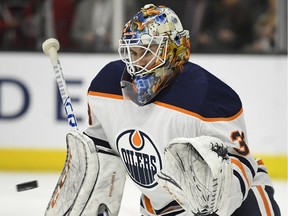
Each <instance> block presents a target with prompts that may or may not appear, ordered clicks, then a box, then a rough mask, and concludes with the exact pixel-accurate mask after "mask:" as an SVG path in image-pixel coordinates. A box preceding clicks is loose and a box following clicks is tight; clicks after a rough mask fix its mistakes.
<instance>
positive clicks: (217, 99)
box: [85, 61, 271, 215]
mask: <svg viewBox="0 0 288 216" xmlns="http://www.w3.org/2000/svg"><path fill="white" fill-rule="evenodd" d="M184 68H185V69H184V71H183V72H182V73H180V74H179V75H178V76H177V77H176V78H175V79H174V80H173V81H172V83H171V84H170V85H169V86H168V87H166V88H165V89H163V90H162V91H161V92H160V93H159V94H158V95H157V96H156V97H155V98H154V99H153V101H151V102H150V103H148V104H146V105H144V106H138V105H136V104H135V103H134V102H132V101H131V100H124V99H123V96H122V91H121V86H120V80H121V77H122V74H123V71H124V70H125V64H124V63H122V62H121V61H114V62H110V63H109V64H107V65H106V66H105V67H104V68H103V69H102V70H101V71H100V72H99V73H98V74H97V76H96V77H95V78H94V80H93V81H92V82H91V85H90V88H89V91H88V107H89V109H88V111H89V122H88V123H89V126H88V127H87V129H86V130H85V133H86V134H87V135H88V136H89V137H91V138H92V139H93V140H94V142H95V144H96V145H97V147H98V148H99V150H100V151H102V152H106V153H108V154H114V155H118V156H119V157H121V159H122V161H123V164H124V165H125V167H126V170H127V173H128V175H129V177H130V178H131V179H132V180H133V182H134V183H135V184H136V186H137V187H138V188H139V190H140V191H141V192H142V194H143V196H142V197H141V201H140V203H141V208H142V210H143V213H142V214H144V215H177V214H179V215H191V213H190V214H189V213H185V212H184V210H183V209H182V208H181V207H180V206H179V205H178V204H177V202H175V201H174V200H173V198H172V197H171V196H170V195H169V194H168V193H167V192H165V191H164V189H162V188H161V187H160V186H159V185H158V184H157V182H155V179H154V176H155V174H156V173H157V172H159V170H161V168H162V167H163V160H162V156H163V151H164V148H165V147H166V146H167V145H168V143H169V141H170V140H172V139H173V138H176V137H189V138H192V137H198V136H201V135H208V136H215V137H218V138H219V139H221V140H222V141H223V142H225V144H226V145H227V146H228V147H229V156H230V158H231V161H232V163H233V174H234V177H233V178H234V184H233V189H232V191H233V193H231V197H230V200H229V201H227V206H226V209H225V210H223V212H222V214H221V215H230V214H231V213H232V212H233V211H234V210H235V209H237V208H238V207H239V206H240V205H241V203H242V201H243V200H244V199H245V198H246V197H247V194H248V191H249V189H250V187H251V186H252V185H254V184H263V185H270V186H271V182H270V179H269V177H268V175H267V172H266V169H265V167H264V165H262V164H261V163H260V162H259V164H258V163H257V161H256V160H255V159H254V157H253V155H252V154H251V152H250V151H249V148H248V140H247V136H246V128H245V122H244V115H243V109H242V104H241V101H240V99H239V97H238V95H237V94H236V93H235V92H234V91H233V90H232V89H231V88H230V87H229V86H228V85H226V84H225V83H224V82H222V81H221V80H219V79H218V78H216V77H215V76H213V75H212V74H211V73H209V72H208V71H206V70H205V69H203V68H202V67H200V66H198V65H196V64H193V63H191V62H187V63H186V64H185V65H184ZM115 166H117V164H115ZM100 175H101V174H100ZM181 213H182V214H181Z"/></svg>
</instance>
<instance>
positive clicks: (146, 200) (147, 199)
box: [144, 196, 155, 214]
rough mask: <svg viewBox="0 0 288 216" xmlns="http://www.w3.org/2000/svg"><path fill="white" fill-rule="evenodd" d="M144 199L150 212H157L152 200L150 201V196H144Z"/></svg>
mask: <svg viewBox="0 0 288 216" xmlns="http://www.w3.org/2000/svg"><path fill="white" fill-rule="evenodd" d="M144 201H145V207H146V210H147V211H148V212H150V213H151V214H155V212H154V209H153V207H152V205H151V202H150V200H149V198H148V197H146V196H144Z"/></svg>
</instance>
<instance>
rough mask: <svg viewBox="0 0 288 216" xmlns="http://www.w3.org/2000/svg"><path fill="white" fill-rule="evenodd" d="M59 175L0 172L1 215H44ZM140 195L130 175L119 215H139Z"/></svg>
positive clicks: (280, 187)
mask: <svg viewBox="0 0 288 216" xmlns="http://www.w3.org/2000/svg"><path fill="white" fill-rule="evenodd" d="M58 177H59V174H58V173H19V172H0V216H22V215H25V216H26V215H27V216H28V215H29V216H41V215H44V212H45V209H46V206H47V203H48V201H49V199H50V197H51V194H52V192H53V190H54V187H55V185H56V182H57V180H58ZM33 180H37V181H38V187H37V188H35V189H32V190H28V191H23V192H17V191H16V185H17V184H19V183H23V182H28V181H33ZM273 184H274V187H275V199H276V200H277V202H278V204H279V206H280V209H281V212H282V216H286V215H288V208H287V200H288V184H287V181H276V180H274V181H273ZM139 194H140V193H139V191H138V190H137V188H136V187H135V186H134V185H133V183H132V181H131V180H129V179H128V178H127V182H126V186H125V192H124V196H123V201H122V207H121V210H120V214H119V216H130V215H133V216H135V215H140V213H139Z"/></svg>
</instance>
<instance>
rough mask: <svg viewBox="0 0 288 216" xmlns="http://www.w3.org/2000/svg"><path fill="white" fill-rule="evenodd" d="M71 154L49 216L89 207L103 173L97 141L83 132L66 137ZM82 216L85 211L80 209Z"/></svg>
mask: <svg viewBox="0 0 288 216" xmlns="http://www.w3.org/2000/svg"><path fill="white" fill-rule="evenodd" d="M66 144H67V154H66V162H65V165H64V168H63V170H62V173H61V175H60V177H59V179H58V182H57V184H56V187H55V189H54V192H53V195H52V198H51V199H50V202H49V204H48V207H47V209H46V212H45V215H46V216H50V215H51V216H55V215H69V214H70V211H71V209H72V208H73V207H74V206H75V203H76V204H77V206H83V207H84V206H85V204H86V202H87V200H88V199H89V196H90V194H91V192H92V189H93V187H94V184H95V181H96V179H97V176H98V171H99V160H98V155H97V152H96V148H95V145H94V143H93V141H92V140H91V139H90V138H89V137H87V136H85V135H84V134H82V133H81V132H80V131H76V130H75V131H70V132H69V133H67V135H66ZM77 209H80V210H78V213H79V214H78V215H80V213H81V210H82V209H81V207H79V208H78V207H77Z"/></svg>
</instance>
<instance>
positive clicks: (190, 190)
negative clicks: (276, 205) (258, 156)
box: [156, 136, 232, 215]
mask: <svg viewBox="0 0 288 216" xmlns="http://www.w3.org/2000/svg"><path fill="white" fill-rule="evenodd" d="M227 153H228V151H227V147H226V146H225V145H224V143H223V142H222V141H221V140H219V139H218V138H215V137H210V136H201V137H196V138H176V139H173V140H172V141H171V142H170V144H169V146H168V147H167V148H166V149H165V151H164V165H163V168H162V170H161V171H160V172H159V173H157V176H156V181H157V182H158V183H159V185H161V186H162V187H163V188H164V189H165V190H166V191H167V192H168V193H170V194H171V195H172V196H173V198H174V199H175V200H176V201H177V202H178V203H179V204H180V205H181V206H182V207H183V208H184V209H185V210H186V211H188V212H192V213H194V214H196V215H208V214H211V213H215V212H217V211H218V210H219V209H221V207H222V205H223V202H225V200H226V198H227V197H228V195H229V192H230V188H231V184H232V165H231V162H230V159H229V157H228V154H227Z"/></svg>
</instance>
